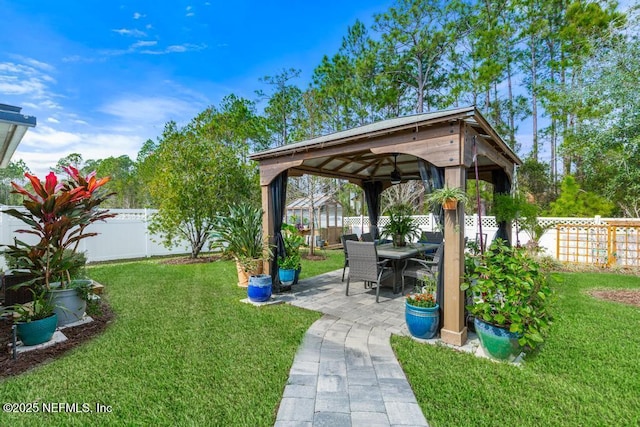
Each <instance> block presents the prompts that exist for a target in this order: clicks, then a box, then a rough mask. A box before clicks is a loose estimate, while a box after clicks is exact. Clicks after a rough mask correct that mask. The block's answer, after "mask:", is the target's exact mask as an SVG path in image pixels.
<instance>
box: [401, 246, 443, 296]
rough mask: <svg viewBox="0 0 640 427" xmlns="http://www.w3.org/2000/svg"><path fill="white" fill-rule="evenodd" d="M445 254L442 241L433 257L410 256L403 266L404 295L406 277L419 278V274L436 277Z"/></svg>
mask: <svg viewBox="0 0 640 427" xmlns="http://www.w3.org/2000/svg"><path fill="white" fill-rule="evenodd" d="M443 254H444V243H440V246H438V249H437V250H436V252H435V254H434V255H433V259H430V260H427V259H421V258H409V259H407V260H406V261H405V262H404V267H403V268H402V294H403V295H404V282H405V277H412V278H414V279H417V278H418V276H419V275H428V276H432V277H433V278H434V279H435V278H436V276H437V274H438V272H439V267H440V259H441V258H442V255H443Z"/></svg>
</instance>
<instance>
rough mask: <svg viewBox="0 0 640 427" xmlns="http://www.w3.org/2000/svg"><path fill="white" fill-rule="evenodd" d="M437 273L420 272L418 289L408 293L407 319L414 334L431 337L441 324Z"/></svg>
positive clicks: (424, 337)
mask: <svg viewBox="0 0 640 427" xmlns="http://www.w3.org/2000/svg"><path fill="white" fill-rule="evenodd" d="M437 283H438V281H437V274H430V273H426V272H425V273H424V274H418V281H417V283H416V291H415V292H413V293H410V294H409V295H407V298H406V301H405V321H406V322H407V328H408V329H409V332H410V333H411V335H412V336H414V337H416V338H421V339H431V338H433V337H435V336H436V334H437V333H438V327H439V326H440V305H438V303H437V302H436V289H437Z"/></svg>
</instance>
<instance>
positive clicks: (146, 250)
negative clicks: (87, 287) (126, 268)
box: [0, 206, 190, 268]
mask: <svg viewBox="0 0 640 427" xmlns="http://www.w3.org/2000/svg"><path fill="white" fill-rule="evenodd" d="M7 208H9V206H0V209H1V210H5V209H7ZM17 208H18V207H17ZM110 211H111V212H112V213H115V214H117V215H116V216H115V218H110V219H108V220H106V221H105V222H97V223H94V224H92V225H91V226H89V227H88V228H87V231H88V232H96V233H98V235H97V236H95V237H89V238H87V239H83V240H81V241H80V244H79V246H78V248H79V250H80V251H83V252H85V253H86V255H87V259H88V261H89V262H96V261H110V260H119V259H131V258H146V257H151V256H159V255H173V254H184V253H189V252H190V250H189V247H188V246H187V244H186V243H185V244H184V245H179V246H178V247H174V248H172V249H167V248H165V247H164V246H163V245H162V244H161V242H160V238H159V236H154V235H152V234H150V233H149V230H148V229H147V225H148V223H149V220H150V217H151V215H153V214H154V213H155V212H157V211H156V210H155V209H111V210H110ZM19 229H28V227H27V226H26V224H24V223H23V222H22V221H20V220H18V219H17V218H14V217H12V216H9V215H7V214H2V215H0V245H6V244H10V243H13V239H14V237H15V238H17V239H19V240H22V241H25V242H28V243H35V241H34V240H35V239H34V236H30V235H29V234H25V233H16V232H15V231H16V230H19ZM0 266H2V267H3V268H6V264H5V263H4V257H2V258H1V259H0Z"/></svg>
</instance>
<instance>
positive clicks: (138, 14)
mask: <svg viewBox="0 0 640 427" xmlns="http://www.w3.org/2000/svg"><path fill="white" fill-rule="evenodd" d="M145 16H147V15H143V14H142V13H140V12H134V14H133V19H140V18H144V17H145Z"/></svg>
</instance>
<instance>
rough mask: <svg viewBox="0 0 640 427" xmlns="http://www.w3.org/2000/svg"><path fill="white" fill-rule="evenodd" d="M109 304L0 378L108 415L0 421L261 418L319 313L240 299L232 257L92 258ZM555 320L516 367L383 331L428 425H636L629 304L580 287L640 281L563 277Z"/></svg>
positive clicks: (317, 267) (12, 386)
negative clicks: (62, 347) (71, 342)
mask: <svg viewBox="0 0 640 427" xmlns="http://www.w3.org/2000/svg"><path fill="white" fill-rule="evenodd" d="M327 254H328V255H329V259H328V260H327V261H322V262H308V261H303V262H304V264H303V270H302V277H303V278H304V277H309V276H313V275H316V274H319V273H321V272H324V271H330V270H335V269H339V268H342V262H343V255H342V251H327ZM90 274H91V275H92V277H94V278H95V279H96V280H97V281H99V282H101V283H104V284H105V285H106V287H107V297H108V300H109V303H110V304H111V306H112V307H113V309H114V310H115V312H116V314H117V319H116V321H115V322H114V324H113V325H111V326H110V328H109V329H108V330H107V331H106V332H105V333H104V334H103V335H101V336H100V337H98V338H96V339H95V340H93V341H91V342H90V343H88V344H86V345H84V346H82V347H80V348H77V349H75V350H74V351H73V352H71V353H69V354H68V355H67V356H65V357H63V358H62V359H60V360H57V361H55V362H52V363H50V364H48V365H45V366H42V367H40V368H37V369H36V370H34V371H32V372H30V373H26V374H23V375H20V376H18V377H16V378H12V379H9V380H5V381H3V382H1V383H0V401H2V402H3V403H5V402H23V403H27V402H34V401H39V402H47V403H51V402H64V403H79V404H82V403H87V404H89V405H90V407H91V408H94V405H95V404H96V403H100V404H103V405H109V406H111V408H112V412H111V413H100V414H98V413H87V414H68V413H67V414H64V413H58V414H46V415H45V414H20V415H16V414H6V413H0V425H15V426H20V425H25V426H73V425H78V426H81V425H82V426H84V425H105V426H112V425H179V426H183V425H198V426H199V425H220V426H231V425H233V426H235V425H238V426H271V425H273V423H274V421H275V414H276V410H277V405H278V402H279V400H280V398H281V396H282V391H283V389H284V386H285V383H286V380H287V377H288V372H289V368H290V366H291V363H292V361H293V357H294V354H295V352H296V349H297V347H298V345H299V344H300V340H301V338H302V336H303V335H304V332H305V331H306V330H307V328H308V327H309V326H310V325H311V324H312V323H313V322H314V321H315V320H316V319H317V318H318V317H319V314H317V313H313V312H309V311H305V310H301V309H298V308H296V307H292V306H288V305H280V306H272V307H262V308H256V307H253V306H249V305H246V304H241V303H240V302H239V300H240V299H241V298H242V297H243V296H244V295H245V292H246V291H244V290H243V289H240V288H238V287H237V286H235V283H236V281H237V278H236V271H235V266H234V265H233V264H232V263H230V262H226V261H225V262H216V263H210V264H193V265H180V266H176V265H162V264H159V263H157V262H156V261H142V262H135V263H124V264H112V265H101V266H96V267H93V268H91V269H90ZM562 277H563V278H564V282H563V283H560V284H558V285H557V286H556V288H557V290H558V301H557V305H556V310H555V315H556V322H555V324H554V327H553V329H552V334H551V337H550V338H549V340H548V342H547V343H546V345H545V346H544V348H543V349H542V351H541V352H540V353H539V354H538V355H536V356H534V357H531V358H529V359H528V360H527V362H526V364H525V365H524V367H521V368H516V367H513V366H510V365H504V364H498V363H493V362H490V361H487V360H480V359H476V358H475V357H473V356H470V355H468V354H463V353H457V352H455V351H452V350H449V349H444V348H438V347H433V346H430V345H424V344H419V343H416V342H414V341H413V340H411V339H408V338H402V337H393V338H392V344H393V346H394V349H395V351H396V353H397V354H398V357H399V360H400V361H401V363H402V365H403V367H404V368H405V371H406V373H407V376H408V377H409V380H410V382H411V384H412V386H413V388H414V391H415V393H416V396H417V398H418V401H419V402H420V404H421V406H422V408H423V411H424V413H425V415H426V417H427V419H428V420H429V422H430V423H431V425H433V426H483V425H487V426H489V425H492V426H493V425H496V426H502V425H517V426H547V425H553V426H556V425H567V426H574V425H580V426H602V425H615V426H621V425H638V424H639V423H640V415H639V414H640V376H639V375H638V354H640V338H639V336H638V332H637V329H638V326H639V325H640V310H638V308H635V307H630V306H625V305H622V304H616V303H610V302H603V301H598V300H595V299H593V298H591V297H590V296H588V295H586V294H585V293H584V291H585V290H586V289H591V288H636V289H637V288H640V278H637V277H629V276H619V275H609V274H593V273H589V274H587V273H574V274H563V275H562Z"/></svg>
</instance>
